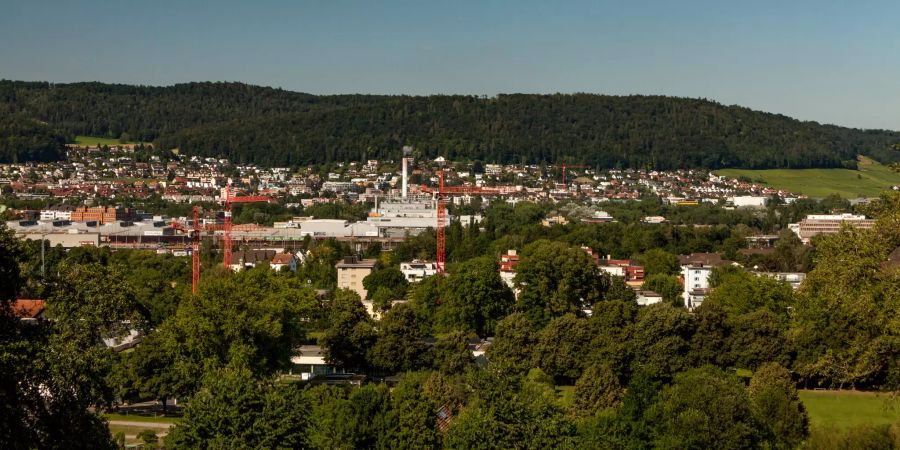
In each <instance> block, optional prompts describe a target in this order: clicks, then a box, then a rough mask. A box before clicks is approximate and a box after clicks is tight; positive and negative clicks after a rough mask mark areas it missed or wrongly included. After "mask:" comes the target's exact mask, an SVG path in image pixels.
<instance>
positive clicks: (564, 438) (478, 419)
mask: <svg viewBox="0 0 900 450" xmlns="http://www.w3.org/2000/svg"><path fill="white" fill-rule="evenodd" d="M468 381H469V384H470V385H472V386H473V388H474V389H473V390H474V393H475V398H473V399H471V400H470V401H469V404H468V405H467V406H466V407H465V408H464V409H463V410H462V411H461V412H460V413H459V415H458V416H457V417H456V418H455V419H454V421H453V422H452V423H451V426H450V429H449V430H448V431H447V434H446V435H445V436H444V447H445V448H452V449H470V448H474V449H505V448H523V449H546V448H554V449H556V448H561V449H567V448H574V440H575V439H574V437H575V434H576V429H575V425H574V423H573V422H572V421H571V419H570V418H569V417H567V416H566V415H565V414H564V413H563V411H562V410H561V409H560V408H559V406H558V405H557V404H556V399H555V396H556V394H555V393H554V391H553V388H552V386H548V385H546V384H544V383H542V382H537V381H525V382H524V383H523V382H520V381H519V380H518V379H510V378H505V377H503V376H501V375H498V374H497V373H495V372H491V371H477V372H472V373H471V376H470V378H469V380H468Z"/></svg>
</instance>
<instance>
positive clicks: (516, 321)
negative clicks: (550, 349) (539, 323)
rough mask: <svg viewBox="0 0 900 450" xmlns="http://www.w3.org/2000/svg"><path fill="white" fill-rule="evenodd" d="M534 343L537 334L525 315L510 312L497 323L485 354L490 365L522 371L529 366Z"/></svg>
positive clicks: (501, 368)
mask: <svg viewBox="0 0 900 450" xmlns="http://www.w3.org/2000/svg"><path fill="white" fill-rule="evenodd" d="M536 343H537V336H535V334H534V329H533V328H532V326H531V324H530V323H529V322H528V319H526V318H525V315H524V314H522V313H512V314H510V315H508V316H506V317H505V318H504V319H503V320H501V321H500V322H498V323H497V333H496V334H495V336H494V342H493V343H492V344H491V346H490V347H488V349H487V351H486V356H487V358H488V361H489V363H490V365H491V367H497V368H500V370H504V371H506V370H511V371H514V372H523V373H524V372H526V371H527V370H528V369H529V368H530V367H531V356H532V352H533V349H534V345H535V344H536Z"/></svg>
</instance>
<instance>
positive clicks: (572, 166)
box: [553, 162, 589, 186]
mask: <svg viewBox="0 0 900 450" xmlns="http://www.w3.org/2000/svg"><path fill="white" fill-rule="evenodd" d="M553 167H559V168H561V169H562V182H563V184H565V185H566V186H568V184H566V169H587V168H588V167H589V166H585V165H581V164H566V163H565V162H564V163H562V164H560V165H558V166H553Z"/></svg>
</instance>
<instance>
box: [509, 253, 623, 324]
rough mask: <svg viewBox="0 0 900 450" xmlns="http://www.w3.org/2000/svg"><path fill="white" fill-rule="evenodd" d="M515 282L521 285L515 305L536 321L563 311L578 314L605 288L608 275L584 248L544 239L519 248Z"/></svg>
mask: <svg viewBox="0 0 900 450" xmlns="http://www.w3.org/2000/svg"><path fill="white" fill-rule="evenodd" d="M515 282H516V286H518V287H519V288H520V289H521V293H520V294H519V302H518V308H519V310H520V311H522V312H523V313H525V315H526V316H527V317H528V319H529V320H530V321H531V322H532V323H533V324H536V325H543V324H545V323H547V322H548V321H549V320H550V319H552V318H554V317H559V316H562V315H564V314H567V313H577V314H580V313H581V309H582V308H584V307H587V306H590V305H592V304H593V303H594V302H596V301H598V300H601V299H602V298H603V293H604V292H605V291H606V290H607V289H608V288H609V276H608V275H606V274H605V273H601V272H600V269H598V268H597V265H596V264H594V262H593V261H592V260H591V257H590V256H589V255H588V254H587V253H586V252H585V251H584V250H582V249H580V248H578V247H574V246H569V245H566V244H564V243H562V242H553V241H547V240H539V241H536V242H533V243H531V244H528V245H527V246H526V247H525V248H524V249H523V250H522V257H521V261H519V264H518V265H517V266H516V278H515Z"/></svg>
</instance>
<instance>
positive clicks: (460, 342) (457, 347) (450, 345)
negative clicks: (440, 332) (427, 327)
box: [433, 331, 473, 375]
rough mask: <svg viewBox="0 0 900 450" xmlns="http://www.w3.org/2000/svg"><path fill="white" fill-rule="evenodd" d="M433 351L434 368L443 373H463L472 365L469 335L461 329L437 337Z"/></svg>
mask: <svg viewBox="0 0 900 450" xmlns="http://www.w3.org/2000/svg"><path fill="white" fill-rule="evenodd" d="M433 353H434V369H435V370H437V371H440V372H441V373H443V374H448V375H449V374H455V373H465V371H466V369H468V368H469V367H471V366H472V362H473V360H472V353H471V351H469V337H468V336H467V335H466V333H464V332H462V331H453V332H450V333H448V334H447V335H445V336H442V337H440V338H438V340H437V342H436V343H435V345H434V351H433Z"/></svg>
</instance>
